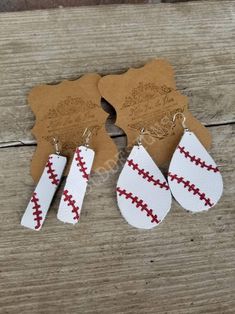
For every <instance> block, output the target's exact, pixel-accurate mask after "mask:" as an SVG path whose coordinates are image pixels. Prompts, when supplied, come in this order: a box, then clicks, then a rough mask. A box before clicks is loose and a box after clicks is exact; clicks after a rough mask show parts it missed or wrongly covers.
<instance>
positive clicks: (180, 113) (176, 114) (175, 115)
mask: <svg viewBox="0 0 235 314" xmlns="http://www.w3.org/2000/svg"><path fill="white" fill-rule="evenodd" d="M177 116H180V117H181V118H182V120H181V125H182V127H183V129H184V131H189V129H188V128H187V126H186V124H185V122H186V117H185V115H184V114H183V113H182V112H176V113H175V114H174V116H173V122H175V119H176V117H177Z"/></svg>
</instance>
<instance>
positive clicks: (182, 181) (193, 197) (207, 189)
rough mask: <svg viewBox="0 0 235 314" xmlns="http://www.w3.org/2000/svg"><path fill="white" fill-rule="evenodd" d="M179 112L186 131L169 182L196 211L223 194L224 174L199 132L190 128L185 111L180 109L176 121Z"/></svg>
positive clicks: (187, 206) (175, 193)
mask: <svg viewBox="0 0 235 314" xmlns="http://www.w3.org/2000/svg"><path fill="white" fill-rule="evenodd" d="M177 116H178V117H180V118H181V119H182V122H181V123H182V127H183V129H184V134H183V136H182V138H181V140H180V142H179V144H178V145H177V147H176V150H175V152H174V154H173V157H172V159H171V162H170V166H169V173H168V183H169V186H170V189H171V192H172V194H173V196H174V198H175V199H176V200H177V201H178V202H179V203H180V205H181V206H182V207H183V208H185V209H186V210H189V211H192V212H194V213H196V212H200V211H203V210H208V209H209V208H211V207H213V206H214V205H215V204H216V203H217V202H218V201H219V199H220V197H221V195H222V192H223V180H222V176H221V174H220V171H219V169H218V167H217V166H216V164H215V162H214V160H213V159H212V158H211V156H210V155H209V154H208V152H207V151H206V149H205V148H204V147H203V145H202V144H201V142H200V141H199V140H198V138H197V137H196V135H195V134H194V133H193V132H191V131H190V130H189V129H188V128H187V126H186V123H185V122H186V118H185V116H184V114H183V113H181V112H178V113H176V114H175V115H174V117H173V121H175V120H176V117H177Z"/></svg>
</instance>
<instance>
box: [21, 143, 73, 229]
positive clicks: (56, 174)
mask: <svg viewBox="0 0 235 314" xmlns="http://www.w3.org/2000/svg"><path fill="white" fill-rule="evenodd" d="M53 141H54V145H55V150H56V154H51V155H49V157H48V160H47V163H46V165H45V168H44V170H43V173H42V175H41V178H40V179H39V181H38V184H37V186H36V188H35V190H34V192H33V195H32V197H31V199H30V201H29V204H28V206H27V208H26V210H25V213H24V215H23V217H22V219H21V225H22V226H24V227H27V228H30V229H33V230H37V231H38V230H40V229H41V228H42V224H43V222H44V220H45V218H46V215H47V212H48V209H49V206H50V204H51V201H52V198H53V196H54V194H55V192H56V190H57V187H58V185H59V183H60V180H61V177H62V173H63V171H64V168H65V165H66V162H67V158H66V157H64V156H61V155H60V151H59V147H58V142H57V141H56V139H55V138H54V139H53Z"/></svg>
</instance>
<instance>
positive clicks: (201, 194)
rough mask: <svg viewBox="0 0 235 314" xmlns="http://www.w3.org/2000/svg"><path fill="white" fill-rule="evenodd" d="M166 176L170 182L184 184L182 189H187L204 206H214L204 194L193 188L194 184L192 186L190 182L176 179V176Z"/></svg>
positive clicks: (179, 178)
mask: <svg viewBox="0 0 235 314" xmlns="http://www.w3.org/2000/svg"><path fill="white" fill-rule="evenodd" d="M168 176H169V177H170V178H171V181H173V180H176V181H177V183H178V184H180V183H182V184H184V188H188V191H189V192H193V195H198V196H199V197H200V200H202V201H204V202H205V206H207V205H209V206H210V207H212V206H213V205H214V204H213V203H212V202H211V200H210V198H209V197H208V198H206V195H205V193H203V192H201V191H200V190H199V188H196V187H195V184H192V183H191V182H190V181H188V180H187V181H186V180H184V178H183V177H178V176H177V174H172V173H171V172H169V173H168Z"/></svg>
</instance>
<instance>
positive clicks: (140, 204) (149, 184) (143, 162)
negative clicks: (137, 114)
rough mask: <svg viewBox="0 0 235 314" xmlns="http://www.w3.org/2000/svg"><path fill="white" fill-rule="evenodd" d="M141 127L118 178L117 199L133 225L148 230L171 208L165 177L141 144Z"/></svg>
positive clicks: (123, 214) (161, 219)
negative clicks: (137, 138) (135, 143)
mask: <svg viewBox="0 0 235 314" xmlns="http://www.w3.org/2000/svg"><path fill="white" fill-rule="evenodd" d="M143 134H144V129H142V130H141V133H140V137H139V140H138V141H137V145H135V146H134V147H133V148H132V150H131V153H130V155H129V157H128V159H127V161H126V163H125V165H124V167H123V170H122V172H121V173H120V176H119V178H118V181H117V202H118V206H119V209H120V211H121V214H122V216H123V217H124V219H125V220H126V221H127V222H128V223H129V224H130V225H132V226H133V227H136V228H140V229H151V228H153V227H156V226H157V225H158V224H159V223H160V222H162V221H163V219H164V218H165V216H166V215H167V213H168V212H169V210H170V207H171V200H172V197H171V193H170V190H169V186H168V184H167V181H166V179H165V178H164V176H163V174H162V173H161V171H160V169H159V168H158V167H157V165H156V164H155V162H154V161H153V160H152V158H151V156H150V155H149V154H148V152H147V151H146V149H145V148H144V146H143V145H142V143H141V137H142V135H143Z"/></svg>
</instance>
